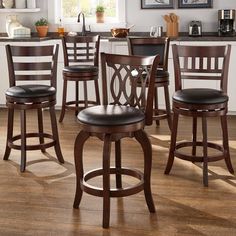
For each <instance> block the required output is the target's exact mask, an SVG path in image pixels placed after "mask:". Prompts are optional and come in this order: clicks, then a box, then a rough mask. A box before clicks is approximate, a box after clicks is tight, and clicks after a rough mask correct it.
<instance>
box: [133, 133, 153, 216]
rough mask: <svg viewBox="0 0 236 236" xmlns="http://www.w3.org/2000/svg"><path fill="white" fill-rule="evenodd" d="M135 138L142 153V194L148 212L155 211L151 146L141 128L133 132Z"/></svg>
mask: <svg viewBox="0 0 236 236" xmlns="http://www.w3.org/2000/svg"><path fill="white" fill-rule="evenodd" d="M134 136H135V138H136V140H137V141H138V142H139V143H140V144H141V146H142V149H143V153H144V194H145V199H146V202H147V205H148V209H149V211H150V212H156V210H155V205H154V202H153V198H152V192H151V181H150V179H151V168H152V146H151V143H150V140H149V138H148V136H147V134H146V133H145V131H143V130H139V131H137V132H135V133H134Z"/></svg>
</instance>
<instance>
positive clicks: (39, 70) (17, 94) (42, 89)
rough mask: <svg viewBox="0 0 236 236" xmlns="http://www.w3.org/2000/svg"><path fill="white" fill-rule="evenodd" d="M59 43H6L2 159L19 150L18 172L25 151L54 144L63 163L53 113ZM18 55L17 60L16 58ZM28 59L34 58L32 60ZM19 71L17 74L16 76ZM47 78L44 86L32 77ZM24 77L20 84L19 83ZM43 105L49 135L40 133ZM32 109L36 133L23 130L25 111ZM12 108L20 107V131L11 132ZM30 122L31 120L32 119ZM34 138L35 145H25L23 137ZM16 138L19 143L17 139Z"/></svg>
mask: <svg viewBox="0 0 236 236" xmlns="http://www.w3.org/2000/svg"><path fill="white" fill-rule="evenodd" d="M58 48H59V45H55V46H36V47H24V46H10V45H7V46H6V51H7V60H8V71H9V84H10V88H9V89H8V90H7V91H6V105H7V107H8V123H7V127H8V129H7V130H8V132H7V142H6V148H5V154H4V157H3V159H4V160H8V159H9V156H10V153H11V149H16V150H20V151H21V166H20V169H21V171H22V172H24V171H25V167H26V151H28V150H41V151H42V152H43V153H45V150H46V149H47V148H49V147H54V148H55V152H56V155H57V158H58V160H59V162H60V163H64V159H63V156H62V153H61V148H60V143H59V137H58V131H57V121H56V116H55V108H54V106H55V104H56V73H57V57H58ZM19 58H20V61H19ZM32 60H35V61H34V62H33V63H32ZM19 74H20V76H19ZM39 78H40V79H41V80H44V82H45V81H46V80H47V82H48V85H45V84H37V83H36V82H35V80H38V79H39ZM19 80H20V81H22V80H24V81H25V83H24V84H22V83H21V84H20V82H19ZM44 108H49V111H50V120H51V129H52V134H49V133H47V132H44V128H43V112H42V110H43V109H44ZM31 109H34V110H36V111H37V114H38V116H37V123H38V131H37V132H27V130H26V127H27V124H28V123H29V121H28V120H26V112H27V111H28V110H31ZM15 110H20V118H21V119H20V127H21V130H20V134H19V135H16V134H13V131H14V114H15ZM32 122H33V121H32ZM30 138H38V139H39V144H29V142H28V141H27V139H28V140H29V139H30ZM17 141H20V144H19V142H17Z"/></svg>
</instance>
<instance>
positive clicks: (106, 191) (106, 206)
mask: <svg viewBox="0 0 236 236" xmlns="http://www.w3.org/2000/svg"><path fill="white" fill-rule="evenodd" d="M110 155H111V135H110V134H106V135H105V138H104V146H103V223H102V226H103V228H108V227H109V223H110Z"/></svg>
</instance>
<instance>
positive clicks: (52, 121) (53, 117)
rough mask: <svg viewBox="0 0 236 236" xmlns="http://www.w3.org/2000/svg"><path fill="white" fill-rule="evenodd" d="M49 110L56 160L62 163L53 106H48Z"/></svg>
mask: <svg viewBox="0 0 236 236" xmlns="http://www.w3.org/2000/svg"><path fill="white" fill-rule="evenodd" d="M49 112H50V117H51V126H52V135H53V139H54V140H55V145H54V149H55V152H56V155H57V159H58V161H59V162H60V163H64V159H63V156H62V153H61V147H60V142H59V135H58V129H57V119H56V114H55V108H54V106H52V107H50V108H49Z"/></svg>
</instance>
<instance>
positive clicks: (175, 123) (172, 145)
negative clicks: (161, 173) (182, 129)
mask: <svg viewBox="0 0 236 236" xmlns="http://www.w3.org/2000/svg"><path fill="white" fill-rule="evenodd" d="M178 120H179V114H177V113H176V112H174V115H173V125H172V131H171V141H170V150H169V158H168V161H167V165H166V169H165V174H166V175H168V174H169V173H170V170H171V168H172V165H173V163H174V157H175V154H174V152H175V146H176V137H177V129H178Z"/></svg>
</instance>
